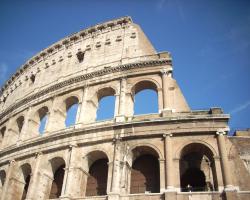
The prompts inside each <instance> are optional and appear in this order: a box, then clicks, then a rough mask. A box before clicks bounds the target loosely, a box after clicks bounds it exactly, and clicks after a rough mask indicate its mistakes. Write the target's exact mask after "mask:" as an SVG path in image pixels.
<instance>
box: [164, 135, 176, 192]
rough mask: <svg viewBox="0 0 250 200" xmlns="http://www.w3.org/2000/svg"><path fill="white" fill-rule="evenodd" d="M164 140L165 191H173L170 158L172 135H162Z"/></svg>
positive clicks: (171, 161) (171, 158) (171, 160)
mask: <svg viewBox="0 0 250 200" xmlns="http://www.w3.org/2000/svg"><path fill="white" fill-rule="evenodd" d="M163 137H164V140H165V166H166V174H165V176H166V189H167V191H168V190H171V191H173V189H174V178H175V177H174V168H173V157H172V141H171V137H172V134H164V135H163Z"/></svg>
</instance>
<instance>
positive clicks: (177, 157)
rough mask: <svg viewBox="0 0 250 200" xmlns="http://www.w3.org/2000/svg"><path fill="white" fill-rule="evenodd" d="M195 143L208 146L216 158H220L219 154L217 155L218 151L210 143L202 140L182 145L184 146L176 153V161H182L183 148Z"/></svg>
mask: <svg viewBox="0 0 250 200" xmlns="http://www.w3.org/2000/svg"><path fill="white" fill-rule="evenodd" d="M194 143H195V144H201V145H204V146H206V147H207V148H208V149H209V150H210V151H211V152H212V153H213V156H214V157H218V156H219V155H218V153H217V151H216V150H215V149H214V148H213V146H212V145H210V144H209V143H207V142H204V141H202V140H193V141H188V142H186V143H184V144H182V145H180V146H179V148H178V149H177V150H176V151H175V159H180V158H181V152H182V150H183V148H184V147H185V146H188V145H189V144H194Z"/></svg>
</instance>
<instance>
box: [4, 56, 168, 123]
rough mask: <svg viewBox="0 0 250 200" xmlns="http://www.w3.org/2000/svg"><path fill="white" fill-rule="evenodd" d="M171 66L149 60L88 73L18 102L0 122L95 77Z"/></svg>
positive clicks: (166, 63)
mask: <svg viewBox="0 0 250 200" xmlns="http://www.w3.org/2000/svg"><path fill="white" fill-rule="evenodd" d="M171 64H172V61H171V60H169V59H160V60H149V61H143V62H136V63H129V64H124V65H118V66H117V67H113V68H104V69H102V70H98V71H94V72H91V73H87V74H83V75H80V76H76V77H73V78H70V79H68V80H65V81H62V82H60V83H57V84H55V85H53V86H50V87H48V88H46V89H44V90H41V91H39V92H37V93H36V94H33V95H31V96H28V97H27V98H25V99H22V100H21V101H19V102H17V103H16V104H13V105H12V106H10V107H9V108H7V109H6V110H5V111H4V112H2V113H1V114H0V121H2V119H3V118H4V117H5V116H7V115H8V114H10V113H11V112H12V111H14V110H15V109H16V108H18V107H21V106H23V105H27V104H28V103H29V102H31V101H33V100H34V99H37V98H39V97H42V96H44V95H48V94H49V93H51V92H54V91H56V90H58V89H61V88H63V87H66V86H69V85H72V84H74V83H78V82H81V81H86V80H89V79H92V78H95V77H100V76H103V75H107V74H112V73H115V72H122V71H127V70H132V69H138V68H142V67H152V66H161V65H171Z"/></svg>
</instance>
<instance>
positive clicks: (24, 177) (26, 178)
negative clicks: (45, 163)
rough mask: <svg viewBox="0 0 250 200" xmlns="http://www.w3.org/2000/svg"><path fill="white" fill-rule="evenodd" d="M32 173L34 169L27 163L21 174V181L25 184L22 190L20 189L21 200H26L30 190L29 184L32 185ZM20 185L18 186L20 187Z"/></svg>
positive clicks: (22, 166) (21, 169) (21, 168)
mask: <svg viewBox="0 0 250 200" xmlns="http://www.w3.org/2000/svg"><path fill="white" fill-rule="evenodd" d="M31 172H32V168H31V165H30V164H29V163H25V164H23V165H21V166H20V172H19V180H20V181H21V182H22V183H23V184H24V185H23V187H22V188H20V190H22V191H20V194H22V195H21V200H24V199H26V196H27V193H28V190H29V184H30V178H31ZM18 186H19V185H16V187H18Z"/></svg>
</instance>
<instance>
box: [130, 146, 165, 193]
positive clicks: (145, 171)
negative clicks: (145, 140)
mask: <svg viewBox="0 0 250 200" xmlns="http://www.w3.org/2000/svg"><path fill="white" fill-rule="evenodd" d="M133 157H134V159H133V160H134V161H133V164H132V169H131V183H130V193H131V194H136V193H145V192H149V193H158V192H160V171H159V161H158V157H157V153H156V152H155V151H154V150H153V149H151V148H149V147H137V148H135V149H134V150H133Z"/></svg>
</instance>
